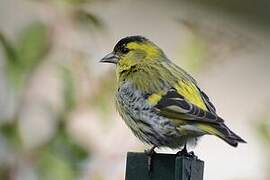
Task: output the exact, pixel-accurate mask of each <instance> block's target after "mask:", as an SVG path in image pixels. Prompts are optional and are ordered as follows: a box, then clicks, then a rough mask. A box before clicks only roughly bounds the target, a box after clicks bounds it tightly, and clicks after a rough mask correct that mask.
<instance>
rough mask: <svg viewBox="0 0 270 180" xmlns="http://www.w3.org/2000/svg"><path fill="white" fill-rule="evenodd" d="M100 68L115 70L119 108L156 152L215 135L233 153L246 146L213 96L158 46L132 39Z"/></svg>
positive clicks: (121, 43) (119, 46) (118, 46)
mask: <svg viewBox="0 0 270 180" xmlns="http://www.w3.org/2000/svg"><path fill="white" fill-rule="evenodd" d="M100 62H104V63H113V64H115V65H116V76H117V91H116V93H115V100H116V107H117V110H118V111H119V113H120V115H121V117H122V118H123V119H124V121H125V123H126V124H127V126H128V127H129V128H130V129H131V130H132V132H133V133H134V135H135V136H136V137H138V138H139V139H140V140H141V141H142V142H144V143H146V144H150V145H152V148H151V149H150V150H149V151H148V154H150V155H151V154H153V152H154V149H155V148H156V147H169V148H171V149H178V148H183V150H182V151H180V153H181V154H185V155H188V154H189V153H187V149H186V145H189V144H194V143H195V144H196V141H197V139H198V138H199V137H201V136H203V135H214V136H217V137H219V138H221V139H222V140H224V141H225V142H227V143H228V144H230V145H231V146H233V147H236V146H237V145H238V143H245V141H244V140H243V139H242V138H241V137H240V136H238V135H237V134H235V133H234V132H232V131H231V130H230V129H229V128H228V127H227V126H226V125H225V124H224V120H223V119H222V118H221V117H219V116H218V115H217V113H216V109H215V107H214V105H213V104H212V103H211V102H210V100H209V98H208V96H207V95H206V94H205V93H204V92H203V91H202V90H201V89H200V88H199V86H198V84H197V82H196V81H195V80H194V79H193V78H192V77H191V76H190V75H189V74H188V73H187V72H186V71H184V70H183V69H182V68H180V67H178V66H177V65H175V64H174V63H173V62H172V61H170V60H169V59H168V58H167V57H166V55H165V54H164V52H163V51H162V50H161V49H160V48H159V47H158V46H157V45H156V44H154V43H153V42H151V41H150V40H148V39H146V38H145V37H142V36H128V37H125V38H123V39H121V40H120V41H118V42H117V44H116V45H115V47H114V49H113V52H112V53H110V54H108V55H106V56H105V57H104V58H103V59H101V61H100Z"/></svg>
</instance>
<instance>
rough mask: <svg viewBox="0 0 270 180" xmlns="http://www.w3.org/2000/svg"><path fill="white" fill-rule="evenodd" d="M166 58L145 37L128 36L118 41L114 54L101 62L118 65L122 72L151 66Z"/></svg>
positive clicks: (110, 54)
mask: <svg viewBox="0 0 270 180" xmlns="http://www.w3.org/2000/svg"><path fill="white" fill-rule="evenodd" d="M164 56H165V55H164V53H163V52H162V50H161V49H160V48H159V47H158V46H156V45H155V44H154V43H153V42H151V41H149V40H148V39H146V38H145V37H142V36H128V37H125V38H123V39H121V40H120V41H118V42H117V44H116V45H115V47H114V49H113V52H111V53H109V54H108V55H106V56H105V57H104V58H102V59H101V61H100V62H106V63H113V64H116V66H117V68H118V69H119V71H120V72H121V71H127V70H129V69H130V68H131V67H136V66H144V65H145V64H151V62H155V61H157V60H159V59H161V58H162V57H164Z"/></svg>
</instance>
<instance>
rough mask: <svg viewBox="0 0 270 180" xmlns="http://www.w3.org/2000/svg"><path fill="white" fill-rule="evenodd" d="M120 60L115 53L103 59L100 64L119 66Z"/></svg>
mask: <svg viewBox="0 0 270 180" xmlns="http://www.w3.org/2000/svg"><path fill="white" fill-rule="evenodd" d="M118 60H119V57H118V56H117V55H116V54H115V53H114V52H111V53H109V54H107V55H106V56H105V57H104V58H102V59H101V60H100V61H99V62H102V63H113V64H117V62H118Z"/></svg>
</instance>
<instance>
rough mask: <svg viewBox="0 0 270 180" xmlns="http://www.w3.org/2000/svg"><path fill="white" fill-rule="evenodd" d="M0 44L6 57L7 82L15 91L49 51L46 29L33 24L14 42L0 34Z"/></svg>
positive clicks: (36, 23) (35, 23)
mask: <svg viewBox="0 0 270 180" xmlns="http://www.w3.org/2000/svg"><path fill="white" fill-rule="evenodd" d="M0 42H1V44H2V47H3V49H4V52H5V55H6V62H5V63H6V74H7V76H8V79H9V82H10V83H11V85H12V86H13V87H15V88H16V89H17V88H21V86H22V85H24V81H26V80H27V78H29V77H30V76H31V73H32V72H33V70H34V69H35V68H36V67H37V65H38V64H39V63H41V62H42V60H43V57H44V56H45V55H46V54H47V52H48V50H49V47H50V45H49V44H50V38H49V32H48V27H47V26H46V25H45V24H43V23H40V22H34V23H32V24H30V25H28V26H27V27H25V29H23V30H22V31H21V32H20V33H19V35H18V39H17V41H16V42H10V41H9V40H7V38H6V37H5V36H4V34H3V33H0Z"/></svg>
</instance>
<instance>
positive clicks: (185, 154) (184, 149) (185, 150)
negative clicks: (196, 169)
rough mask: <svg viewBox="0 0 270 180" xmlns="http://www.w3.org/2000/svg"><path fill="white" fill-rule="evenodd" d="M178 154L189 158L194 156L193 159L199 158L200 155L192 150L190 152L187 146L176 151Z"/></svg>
mask: <svg viewBox="0 0 270 180" xmlns="http://www.w3.org/2000/svg"><path fill="white" fill-rule="evenodd" d="M176 155H178V156H185V157H189V158H193V159H198V157H197V156H196V155H195V154H194V152H193V151H190V152H188V151H187V148H186V146H185V147H184V148H183V149H182V150H181V151H178V152H177V153H176Z"/></svg>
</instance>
